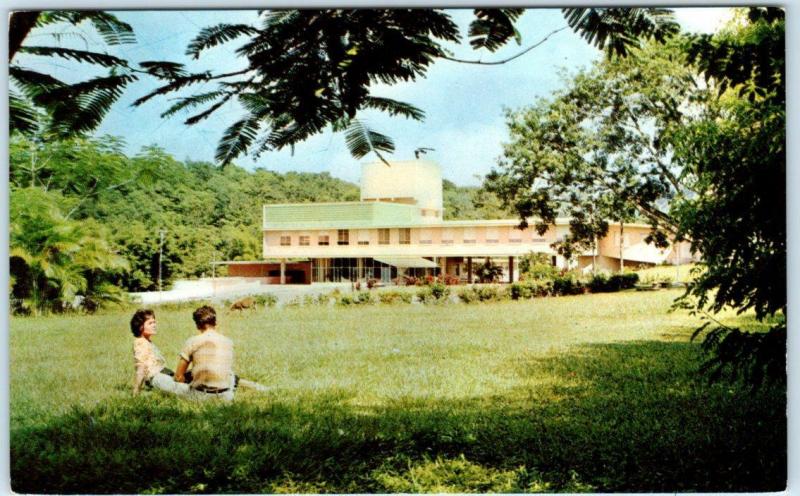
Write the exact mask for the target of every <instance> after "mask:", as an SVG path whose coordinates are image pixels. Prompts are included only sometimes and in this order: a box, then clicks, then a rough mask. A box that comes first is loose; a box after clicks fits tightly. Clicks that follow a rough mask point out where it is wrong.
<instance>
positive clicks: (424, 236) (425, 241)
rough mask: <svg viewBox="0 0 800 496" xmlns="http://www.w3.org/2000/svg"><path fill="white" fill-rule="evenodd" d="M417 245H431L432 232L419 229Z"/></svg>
mask: <svg viewBox="0 0 800 496" xmlns="http://www.w3.org/2000/svg"><path fill="white" fill-rule="evenodd" d="M419 244H421V245H430V244H433V231H431V230H430V229H420V231H419Z"/></svg>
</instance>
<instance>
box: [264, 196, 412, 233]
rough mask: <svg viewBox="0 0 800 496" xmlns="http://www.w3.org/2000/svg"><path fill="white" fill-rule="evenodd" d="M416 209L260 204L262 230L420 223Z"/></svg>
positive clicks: (351, 204) (372, 205) (389, 205)
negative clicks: (262, 208) (262, 215)
mask: <svg viewBox="0 0 800 496" xmlns="http://www.w3.org/2000/svg"><path fill="white" fill-rule="evenodd" d="M423 224H424V222H423V220H422V215H421V213H420V208H419V207H418V206H416V205H404V204H400V203H388V202H338V203H293V204H283V205H264V229H325V228H339V229H354V228H370V227H373V228H375V227H393V226H415V225H423Z"/></svg>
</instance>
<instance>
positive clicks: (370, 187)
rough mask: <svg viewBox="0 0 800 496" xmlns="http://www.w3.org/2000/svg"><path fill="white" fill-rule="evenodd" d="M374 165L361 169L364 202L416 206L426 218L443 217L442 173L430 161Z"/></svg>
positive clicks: (370, 164) (365, 165) (374, 163)
mask: <svg viewBox="0 0 800 496" xmlns="http://www.w3.org/2000/svg"><path fill="white" fill-rule="evenodd" d="M389 164H390V165H386V164H385V163H383V162H372V163H369V164H364V165H362V167H361V201H388V202H396V203H406V204H413V205H417V206H418V207H419V208H420V209H421V210H422V212H421V213H422V215H423V216H424V217H429V218H433V219H436V218H438V219H441V218H442V170H441V168H440V167H439V165H438V164H436V163H434V162H429V161H427V160H407V161H399V162H389Z"/></svg>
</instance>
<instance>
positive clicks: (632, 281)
mask: <svg viewBox="0 0 800 496" xmlns="http://www.w3.org/2000/svg"><path fill="white" fill-rule="evenodd" d="M612 277H614V278H617V279H618V280H619V288H620V289H631V288H633V287H635V286H636V283H638V282H639V274H637V273H636V272H624V273H622V274H614V275H613V276H612Z"/></svg>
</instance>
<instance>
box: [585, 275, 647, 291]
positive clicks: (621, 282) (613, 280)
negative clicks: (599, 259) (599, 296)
mask: <svg viewBox="0 0 800 496" xmlns="http://www.w3.org/2000/svg"><path fill="white" fill-rule="evenodd" d="M637 282H639V275H638V274H636V273H633V272H627V273H623V274H612V275H611V276H607V275H605V274H603V273H599V274H595V275H594V276H592V278H591V280H590V281H589V290H590V291H591V292H592V293H611V292H614V291H620V290H623V289H631V288H633V287H635V286H636V283H637Z"/></svg>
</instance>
